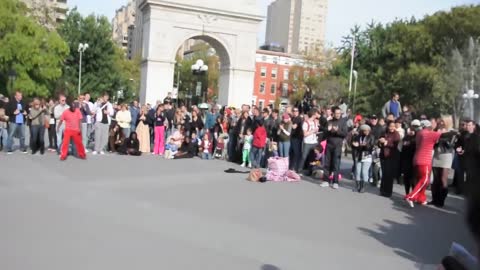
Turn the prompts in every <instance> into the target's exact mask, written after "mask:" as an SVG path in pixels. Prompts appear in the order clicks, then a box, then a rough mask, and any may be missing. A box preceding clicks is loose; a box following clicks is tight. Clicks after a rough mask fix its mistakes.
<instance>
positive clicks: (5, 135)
mask: <svg viewBox="0 0 480 270" xmlns="http://www.w3.org/2000/svg"><path fill="white" fill-rule="evenodd" d="M0 137H2V146H3V147H5V148H7V141H8V129H7V128H0Z"/></svg>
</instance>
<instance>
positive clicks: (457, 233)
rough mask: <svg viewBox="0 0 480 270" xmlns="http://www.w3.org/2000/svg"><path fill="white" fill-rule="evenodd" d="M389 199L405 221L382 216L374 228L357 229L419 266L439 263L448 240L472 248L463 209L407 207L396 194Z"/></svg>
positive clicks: (421, 267)
mask: <svg viewBox="0 0 480 270" xmlns="http://www.w3.org/2000/svg"><path fill="white" fill-rule="evenodd" d="M391 202H392V204H393V209H392V210H393V211H399V212H402V213H404V214H405V218H406V219H407V221H405V222H404V223H400V222H396V221H392V220H388V219H384V220H382V221H381V222H379V223H377V224H376V226H377V228H376V229H370V228H358V229H359V230H360V231H361V232H363V233H365V234H366V235H368V236H370V237H373V238H375V239H376V240H377V241H379V242H381V243H382V244H384V245H386V246H389V247H391V248H392V249H394V251H395V253H396V254H398V255H399V256H402V257H404V258H407V259H409V260H411V261H414V262H417V263H419V264H418V265H419V267H420V268H419V269H423V268H424V266H425V265H428V264H430V265H431V264H436V263H439V262H440V261H441V259H442V257H443V256H445V255H447V254H448V251H449V248H450V245H451V244H452V242H458V243H460V244H462V245H465V247H466V248H467V249H470V250H472V248H473V242H472V240H471V237H470V234H469V232H468V230H467V228H466V225H465V222H464V217H463V216H464V213H463V211H458V210H457V209H455V208H456V207H454V208H451V207H447V208H446V209H436V208H433V207H425V206H419V205H416V206H415V208H414V209H411V208H408V207H407V206H406V205H405V203H404V201H403V199H402V196H400V195H399V194H396V195H395V196H394V197H393V198H392V200H391ZM452 209H453V210H452ZM442 249H443V250H444V252H443V253H442V254H439V253H438V251H439V250H442Z"/></svg>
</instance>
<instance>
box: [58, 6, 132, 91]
mask: <svg viewBox="0 0 480 270" xmlns="http://www.w3.org/2000/svg"><path fill="white" fill-rule="evenodd" d="M58 31H59V33H60V35H61V36H62V37H63V38H64V39H65V40H66V41H67V43H68V45H69V47H70V55H69V56H68V57H67V60H66V61H65V66H64V76H63V77H62V79H61V80H59V82H58V85H57V87H58V90H59V91H63V92H65V93H67V94H68V95H70V96H75V95H77V91H78V75H79V74H78V72H79V71H78V67H79V58H80V55H79V52H78V45H79V43H88V45H89V47H88V49H87V50H86V51H85V52H84V53H83V60H82V85H81V91H82V92H87V91H88V92H91V93H93V95H97V96H98V95H101V94H102V93H103V92H107V93H109V94H110V95H111V96H116V95H117V92H118V91H120V90H123V97H124V98H125V99H132V98H134V97H135V96H138V89H139V81H140V61H139V60H138V59H136V60H128V59H126V58H125V54H124V52H123V51H122V50H121V49H119V48H118V47H117V46H116V45H115V44H114V43H113V41H112V30H111V25H110V22H109V21H108V18H107V17H105V16H95V15H89V16H87V17H83V16H82V15H81V14H80V13H79V12H78V11H77V10H76V9H73V10H71V11H70V12H69V14H68V16H67V18H66V20H65V22H64V23H63V25H62V26H61V27H60V28H59V30H58Z"/></svg>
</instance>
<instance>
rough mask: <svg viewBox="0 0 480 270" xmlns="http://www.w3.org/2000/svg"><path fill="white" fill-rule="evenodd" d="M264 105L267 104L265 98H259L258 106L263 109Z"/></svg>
mask: <svg viewBox="0 0 480 270" xmlns="http://www.w3.org/2000/svg"><path fill="white" fill-rule="evenodd" d="M263 106H265V100H259V101H258V107H259V109H260V110H263Z"/></svg>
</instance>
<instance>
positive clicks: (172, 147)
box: [165, 138, 179, 159]
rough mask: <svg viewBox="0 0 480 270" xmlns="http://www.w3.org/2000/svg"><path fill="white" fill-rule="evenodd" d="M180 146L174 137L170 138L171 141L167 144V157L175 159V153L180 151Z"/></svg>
mask: <svg viewBox="0 0 480 270" xmlns="http://www.w3.org/2000/svg"><path fill="white" fill-rule="evenodd" d="M178 148H179V147H178V146H177V144H176V142H175V140H174V139H173V138H170V141H169V142H168V144H167V145H166V146H165V159H173V158H174V156H175V154H177V152H178Z"/></svg>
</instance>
